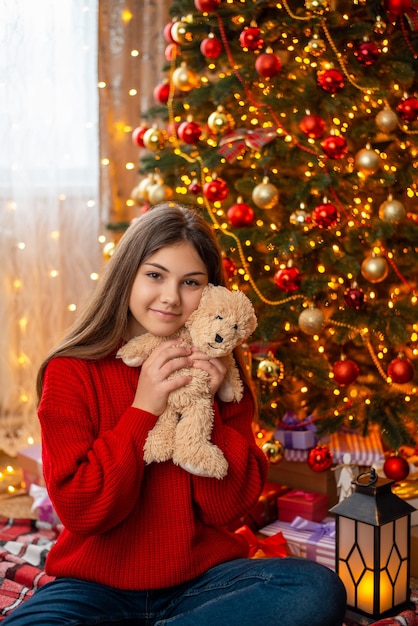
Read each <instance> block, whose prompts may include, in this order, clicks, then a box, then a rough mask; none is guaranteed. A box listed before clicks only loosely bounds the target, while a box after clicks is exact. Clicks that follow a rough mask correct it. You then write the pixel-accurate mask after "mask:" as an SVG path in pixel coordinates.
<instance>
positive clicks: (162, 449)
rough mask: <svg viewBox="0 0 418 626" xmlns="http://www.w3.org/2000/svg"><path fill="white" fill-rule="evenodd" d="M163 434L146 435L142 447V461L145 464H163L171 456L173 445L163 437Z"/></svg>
mask: <svg viewBox="0 0 418 626" xmlns="http://www.w3.org/2000/svg"><path fill="white" fill-rule="evenodd" d="M159 435H163V433H152V432H150V433H149V434H148V437H147V440H146V442H145V445H144V461H145V463H147V464H149V463H153V462H156V463H163V462H164V461H168V460H169V459H171V457H172V456H173V443H172V441H169V440H167V439H166V438H164V437H163V436H159Z"/></svg>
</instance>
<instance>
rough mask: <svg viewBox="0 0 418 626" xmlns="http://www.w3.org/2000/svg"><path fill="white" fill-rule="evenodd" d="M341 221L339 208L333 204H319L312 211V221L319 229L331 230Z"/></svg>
mask: <svg viewBox="0 0 418 626" xmlns="http://www.w3.org/2000/svg"><path fill="white" fill-rule="evenodd" d="M339 219H340V214H339V213H338V211H337V207H336V206H334V205H333V204H332V203H331V202H325V203H324V204H318V206H316V207H315V208H314V210H313V211H312V220H313V222H314V224H315V225H316V226H319V228H331V227H332V226H335V224H337V222H338V221H339Z"/></svg>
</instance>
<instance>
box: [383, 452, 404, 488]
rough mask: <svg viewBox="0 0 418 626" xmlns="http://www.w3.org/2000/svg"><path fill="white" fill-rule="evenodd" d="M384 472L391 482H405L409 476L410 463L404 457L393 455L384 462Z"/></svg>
mask: <svg viewBox="0 0 418 626" xmlns="http://www.w3.org/2000/svg"><path fill="white" fill-rule="evenodd" d="M383 471H384V473H385V476H387V478H390V479H391V480H396V481H400V480H405V478H406V477H407V476H408V474H409V463H408V461H407V460H406V459H405V458H404V457H403V456H399V455H398V454H393V455H392V456H389V457H388V458H387V459H386V461H385V462H384V464H383Z"/></svg>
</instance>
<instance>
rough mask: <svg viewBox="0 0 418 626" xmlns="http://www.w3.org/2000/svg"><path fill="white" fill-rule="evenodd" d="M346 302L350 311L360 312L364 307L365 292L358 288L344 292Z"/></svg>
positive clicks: (351, 288)
mask: <svg viewBox="0 0 418 626" xmlns="http://www.w3.org/2000/svg"><path fill="white" fill-rule="evenodd" d="M344 302H345V303H346V305H347V306H348V307H350V309H355V310H356V311H360V309H362V308H363V307H364V303H365V302H364V291H363V290H362V289H359V288H358V287H350V288H349V289H346V290H345V292H344Z"/></svg>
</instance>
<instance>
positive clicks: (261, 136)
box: [219, 128, 277, 163]
mask: <svg viewBox="0 0 418 626" xmlns="http://www.w3.org/2000/svg"><path fill="white" fill-rule="evenodd" d="M276 138H277V132H276V129H275V128H255V129H254V130H249V129H248V128H237V129H235V130H232V131H230V132H228V133H226V134H225V135H224V136H223V137H222V139H221V140H220V141H219V154H221V155H222V156H223V157H225V159H226V160H227V161H229V163H232V161H235V159H236V158H237V157H239V156H242V155H243V154H244V153H245V151H246V150H247V149H248V148H249V149H250V150H256V151H257V152H259V151H260V150H261V149H262V148H263V147H264V146H266V145H267V144H268V143H270V142H271V141H273V140H274V139H276Z"/></svg>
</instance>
